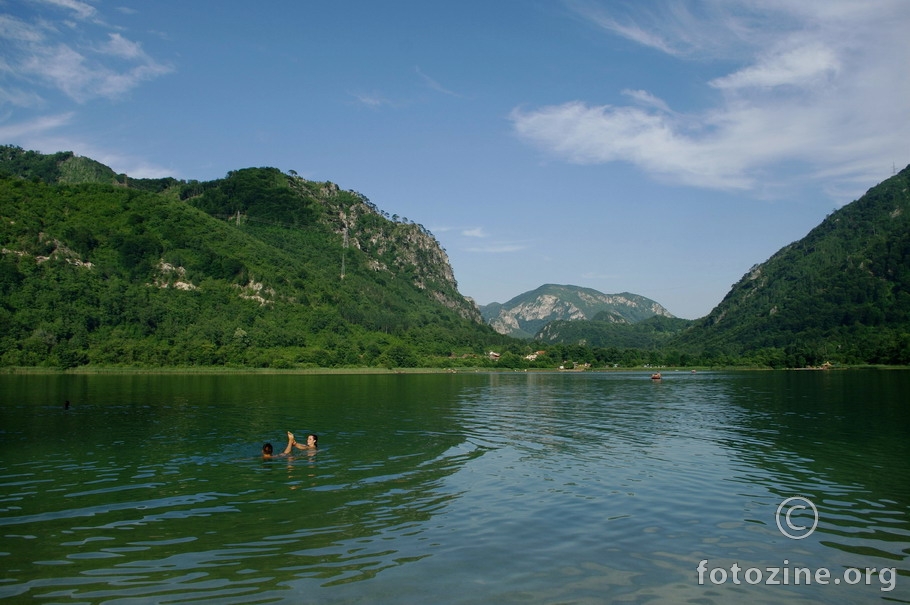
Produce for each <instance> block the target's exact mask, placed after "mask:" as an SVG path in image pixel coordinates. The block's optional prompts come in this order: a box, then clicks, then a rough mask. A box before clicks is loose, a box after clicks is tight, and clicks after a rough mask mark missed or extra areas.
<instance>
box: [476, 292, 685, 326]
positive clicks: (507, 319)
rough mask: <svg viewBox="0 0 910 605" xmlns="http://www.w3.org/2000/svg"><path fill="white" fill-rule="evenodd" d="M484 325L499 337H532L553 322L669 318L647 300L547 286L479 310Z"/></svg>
mask: <svg viewBox="0 0 910 605" xmlns="http://www.w3.org/2000/svg"><path fill="white" fill-rule="evenodd" d="M481 313H482V315H483V317H484V319H485V320H486V321H487V323H489V324H490V326H491V327H492V328H493V329H494V330H496V331H497V332H499V333H500V334H508V335H511V336H516V337H519V338H533V337H534V335H535V334H537V332H539V331H540V330H541V329H542V328H543V327H544V326H546V325H547V324H548V323H550V322H551V321H555V320H582V319H595V318H597V319H600V320H603V321H611V322H616V323H636V322H638V321H641V320H642V319H647V318H648V317H653V316H654V315H663V316H665V317H673V315H672V314H670V312H669V311H667V310H666V309H665V308H664V307H662V306H661V305H660V304H658V303H656V302H654V301H653V300H651V299H648V298H645V297H643V296H639V295H637V294H630V293H627V292H624V293H622V294H604V293H602V292H598V291H597V290H593V289H591V288H580V287H578V286H560V285H554V284H547V285H544V286H541V287H540V288H538V289H536V290H533V291H531V292H526V293H524V294H521V295H519V296H516V297H515V298H513V299H511V300H510V301H509V302H507V303H504V304H499V303H493V304H491V305H486V306H485V307H482V308H481Z"/></svg>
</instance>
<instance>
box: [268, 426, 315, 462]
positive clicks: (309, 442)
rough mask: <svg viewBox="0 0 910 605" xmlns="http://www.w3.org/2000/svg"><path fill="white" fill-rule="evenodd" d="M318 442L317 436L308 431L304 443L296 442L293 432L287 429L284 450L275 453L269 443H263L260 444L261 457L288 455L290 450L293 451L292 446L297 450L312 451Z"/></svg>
mask: <svg viewBox="0 0 910 605" xmlns="http://www.w3.org/2000/svg"><path fill="white" fill-rule="evenodd" d="M318 442H319V437H318V436H317V435H316V434H314V433H310V434H309V435H307V436H306V444H302V443H298V442H297V439H295V438H294V433H292V432H291V431H288V444H287V446H286V447H285V448H284V451H283V452H281V453H280V454H275V450H274V448H273V447H272V444H271V443H263V444H262V457H263V458H274V457H276V456H289V455H290V454H291V452H292V451H294V448H297V449H298V450H307V451H310V452H313V451H316V448H317V447H319V446H318Z"/></svg>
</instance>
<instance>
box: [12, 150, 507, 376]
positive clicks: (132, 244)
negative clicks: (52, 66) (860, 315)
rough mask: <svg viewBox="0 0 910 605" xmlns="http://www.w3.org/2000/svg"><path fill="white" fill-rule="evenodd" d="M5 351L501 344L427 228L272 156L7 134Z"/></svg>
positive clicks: (293, 355)
mask: <svg viewBox="0 0 910 605" xmlns="http://www.w3.org/2000/svg"><path fill="white" fill-rule="evenodd" d="M0 247H2V255H0V364H2V365H52V366H67V367H68V366H75V365H83V364H133V365H151V366H162V365H188V364H189V365H218V364H228V365H239V366H272V367H306V366H358V365H366V366H369V365H385V366H396V367H401V366H414V365H421V364H433V365H440V363H445V360H446V359H448V358H449V357H450V356H451V355H452V354H453V353H456V352H458V353H464V352H475V353H482V352H484V351H485V350H487V349H488V348H489V347H490V346H491V345H493V344H496V343H503V342H505V340H507V339H504V338H503V337H502V336H500V335H498V334H496V333H495V332H493V331H492V330H491V329H490V328H489V327H487V326H486V325H484V324H483V321H482V319H481V317H480V314H479V311H478V310H477V308H476V307H475V306H474V305H473V303H471V302H470V301H468V300H467V299H465V298H464V297H463V296H462V295H461V294H459V293H458V290H457V284H456V282H455V279H454V276H453V273H452V269H451V266H450V265H449V262H448V258H447V256H446V254H445V252H444V251H443V250H442V249H441V247H440V246H439V244H438V242H437V241H436V240H435V238H434V237H433V236H432V234H430V233H429V232H428V231H427V230H426V229H424V228H423V227H421V226H420V225H417V224H413V223H403V222H397V221H393V220H390V219H389V218H388V217H387V215H386V214H385V213H384V212H382V211H380V210H379V209H377V208H376V207H375V206H374V205H373V204H371V203H370V202H369V200H367V199H366V198H365V197H364V196H362V195H360V194H358V193H355V192H351V191H343V190H340V189H339V188H338V187H337V186H336V185H334V184H332V183H321V182H313V181H307V180H304V179H301V178H299V177H297V176H296V175H294V174H293V173H292V174H284V173H282V172H280V171H278V170H277V169H274V168H251V169H244V170H237V171H233V172H231V173H229V174H228V175H227V176H226V177H225V178H224V179H219V180H216V181H210V182H195V181H190V182H184V181H178V180H176V179H129V178H128V177H126V176H125V175H116V174H114V172H113V171H111V170H110V169H109V168H106V167H104V166H103V165H101V164H98V163H97V162H94V161H92V160H88V159H86V158H78V157H76V156H74V155H73V154H69V153H60V154H53V155H42V154H38V153H35V152H26V151H23V150H21V149H19V148H15V147H2V148H0Z"/></svg>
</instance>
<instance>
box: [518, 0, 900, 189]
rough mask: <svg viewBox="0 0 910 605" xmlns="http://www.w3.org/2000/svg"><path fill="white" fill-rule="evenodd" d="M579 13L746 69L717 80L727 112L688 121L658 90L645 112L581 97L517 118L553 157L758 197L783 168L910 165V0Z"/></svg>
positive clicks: (824, 174)
mask: <svg viewBox="0 0 910 605" xmlns="http://www.w3.org/2000/svg"><path fill="white" fill-rule="evenodd" d="M571 6H572V8H573V9H574V10H575V12H576V13H577V14H579V15H581V16H582V17H584V18H585V19H586V20H588V21H589V22H591V23H593V24H594V25H596V26H598V27H601V28H604V29H606V30H607V31H609V32H611V33H612V34H617V35H620V36H623V37H625V38H627V39H629V40H633V41H635V42H636V43H638V44H641V45H645V46H647V47H649V48H652V49H657V50H660V51H662V52H664V53H667V54H670V55H672V56H674V57H677V58H678V60H681V61H682V60H684V61H704V62H711V64H720V63H721V62H729V61H730V60H731V59H732V60H734V61H735V62H737V63H739V66H738V67H736V68H735V69H733V70H731V71H730V72H729V73H728V74H726V75H724V76H720V77H716V78H714V79H711V80H708V81H706V82H704V87H705V90H706V91H711V90H714V91H715V96H714V98H715V101H714V104H713V106H708V107H706V108H704V109H702V110H699V111H694V112H690V113H687V114H681V113H678V112H674V111H673V110H672V109H671V105H672V102H671V103H668V102H667V101H664V100H662V99H659V98H657V97H656V96H654V95H653V94H652V93H651V92H649V91H644V90H625V91H623V92H624V94H625V95H626V96H628V97H630V98H631V99H632V100H633V101H635V103H636V105H635V106H611V105H604V104H598V103H596V102H591V101H581V100H574V101H567V102H565V103H562V104H558V105H551V106H545V107H539V108H534V109H516V110H514V111H513V112H512V114H511V116H510V117H511V120H512V122H513V126H514V129H515V132H516V133H517V134H518V135H519V136H520V137H521V138H523V139H524V140H526V141H528V142H530V143H532V144H534V145H536V146H538V147H540V148H541V149H543V150H545V151H547V152H549V153H552V154H554V155H556V156H558V157H561V158H563V159H565V160H567V161H569V162H573V163H579V164H597V163H607V162H616V161H626V162H630V163H632V164H634V165H636V166H637V167H639V168H640V169H642V170H644V171H646V172H648V173H651V174H653V175H655V176H658V177H661V178H664V179H668V180H671V181H673V182H678V183H683V184H687V185H695V186H700V187H708V188H717V189H752V190H756V191H758V190H760V189H765V188H767V187H769V186H774V184H773V183H772V184H771V185H769V184H768V175H769V173H770V172H773V170H774V169H775V168H776V167H780V166H786V167H787V169H788V171H789V173H790V174H791V176H790V177H787V178H794V177H792V174H793V173H794V171H795V172H798V173H800V175H799V176H798V177H796V178H804V179H805V178H809V179H813V178H814V179H831V178H834V179H836V180H838V181H841V182H843V183H858V182H862V183H865V184H866V185H867V186H868V184H870V183H873V182H875V181H876V180H879V179H880V178H881V177H882V176H883V175H885V174H890V169H891V165H892V162H893V161H901V162H906V161H908V160H910V157H908V149H907V146H906V141H907V140H908V139H910V120H907V115H908V110H910V78H905V77H902V75H901V74H905V73H906V71H907V65H908V64H910V42H908V37H907V36H906V31H907V28H908V25H910V2H906V1H903V0H877V1H871V2H869V1H850V0H807V1H805V2H799V3H793V2H788V1H785V0H776V1H770V2H767V3H765V4H763V5H761V7H756V6H755V5H754V3H746V2H732V1H731V2H714V1H711V0H705V1H702V2H667V3H664V4H662V5H661V6H660V7H659V8H657V9H655V10H653V12H645V9H640V10H639V12H638V13H636V14H635V15H634V16H632V17H629V16H624V17H623V18H622V20H620V18H619V17H614V16H612V15H611V14H610V13H609V12H608V11H607V9H606V8H601V7H600V6H599V5H592V4H581V3H579V2H575V3H573V4H571ZM605 6H609V7H610V8H612V6H613V5H605ZM649 6H651V7H652V8H653V5H649ZM661 8H662V9H666V10H660V9H661ZM633 10H635V9H633ZM706 96H707V95H706ZM780 178H781V179H783V178H784V177H780ZM777 184H778V185H780V184H781V183H777ZM825 186H827V187H833V188H837V187H838V185H837V184H836V183H825Z"/></svg>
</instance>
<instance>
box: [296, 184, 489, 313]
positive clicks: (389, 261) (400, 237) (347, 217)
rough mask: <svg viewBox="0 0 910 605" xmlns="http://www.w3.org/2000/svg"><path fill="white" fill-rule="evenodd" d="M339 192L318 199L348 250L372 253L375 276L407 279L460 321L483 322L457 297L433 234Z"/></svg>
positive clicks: (326, 188) (328, 188)
mask: <svg viewBox="0 0 910 605" xmlns="http://www.w3.org/2000/svg"><path fill="white" fill-rule="evenodd" d="M301 181H302V179H301ZM338 193H339V189H338V186H337V185H335V184H333V183H326V184H325V185H323V186H322V188H321V190H320V191H319V194H318V195H317V196H316V199H317V201H319V202H320V203H321V204H322V205H323V206H324V207H325V208H326V210H327V214H326V216H327V217H328V218H327V221H328V222H329V223H330V225H331V228H332V229H333V231H335V233H337V234H338V236H339V238H341V239H342V240H343V241H344V242H345V245H346V246H347V247H349V248H355V249H357V250H360V251H362V252H364V253H365V254H367V255H368V257H369V258H370V267H371V268H372V269H373V270H374V271H377V272H386V273H390V274H392V275H396V276H404V277H406V278H408V279H410V280H411V282H412V283H413V284H414V286H416V287H417V288H418V289H420V290H424V291H427V292H428V293H429V294H430V296H432V297H433V298H434V299H436V300H437V301H438V302H439V303H441V304H443V305H444V306H446V307H447V308H449V309H452V310H453V311H455V312H457V313H458V314H459V315H460V316H461V317H464V318H465V319H470V320H472V321H475V322H477V323H483V318H482V317H481V314H480V310H479V309H478V308H477V306H476V305H474V304H473V302H472V301H470V300H468V299H466V298H465V297H464V296H462V295H461V294H460V293H459V292H458V282H457V281H456V280H455V273H454V272H453V270H452V265H451V263H450V262H449V257H448V255H447V254H446V252H445V250H443V248H442V246H441V245H440V244H439V241H438V240H437V239H436V238H435V237H434V236H433V234H432V233H430V231H428V230H427V229H426V228H424V227H423V225H419V224H417V223H413V222H406V221H399V220H393V219H392V218H390V217H389V216H388V215H387V214H386V213H385V212H383V211H381V210H379V209H378V208H377V207H376V206H375V205H374V204H372V203H371V202H370V201H369V200H368V199H367V198H366V197H365V196H363V195H361V194H358V193H354V192H349V193H354V194H353V196H350V195H348V196H339V195H338ZM352 197H353V199H354V200H355V201H354V202H353V203H351V202H350V200H351V199H352ZM396 218H397V217H396Z"/></svg>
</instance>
